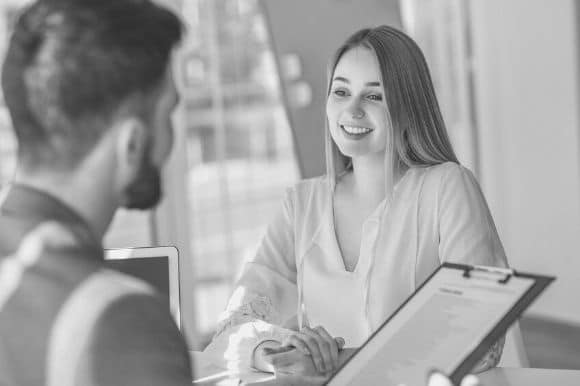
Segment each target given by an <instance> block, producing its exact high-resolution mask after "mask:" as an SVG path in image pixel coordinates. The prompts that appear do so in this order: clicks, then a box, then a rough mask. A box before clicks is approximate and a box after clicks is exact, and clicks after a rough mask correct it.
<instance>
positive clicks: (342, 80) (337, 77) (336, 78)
mask: <svg viewBox="0 0 580 386" xmlns="http://www.w3.org/2000/svg"><path fill="white" fill-rule="evenodd" d="M333 80H335V81H336V80H339V81H341V82H344V83H350V81H349V80H348V79H346V78H343V77H342V76H336V77H334V79H333Z"/></svg>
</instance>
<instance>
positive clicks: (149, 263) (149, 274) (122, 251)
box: [105, 247, 181, 329]
mask: <svg viewBox="0 0 580 386" xmlns="http://www.w3.org/2000/svg"><path fill="white" fill-rule="evenodd" d="M105 266H107V268H111V269H114V270H117V271H120V272H123V273H125V274H128V275H131V276H135V277H137V278H139V279H141V280H144V281H145V282H147V283H149V284H150V285H152V286H153V287H154V288H155V289H157V291H158V292H159V293H160V294H161V295H162V296H166V297H167V300H168V304H169V310H170V312H171V315H172V316H173V318H174V319H175V323H177V326H178V327H179V328H180V329H181V312H180V302H179V251H178V250H177V248H176V247H143V248H119V249H105Z"/></svg>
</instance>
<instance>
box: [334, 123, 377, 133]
mask: <svg viewBox="0 0 580 386" xmlns="http://www.w3.org/2000/svg"><path fill="white" fill-rule="evenodd" d="M340 127H342V129H343V130H344V131H346V132H347V133H348V134H367V133H370V132H371V131H373V129H369V128H368V127H357V126H346V125H340Z"/></svg>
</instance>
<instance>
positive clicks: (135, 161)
mask: <svg viewBox="0 0 580 386" xmlns="http://www.w3.org/2000/svg"><path fill="white" fill-rule="evenodd" d="M146 146H147V130H146V128H145V125H144V124H143V122H142V121H141V120H140V119H137V118H134V117H131V118H127V119H124V120H123V121H121V122H119V123H118V124H117V148H116V153H117V154H116V155H117V182H118V183H120V184H121V185H122V186H126V185H128V184H129V183H131V182H132V181H133V180H134V179H135V177H136V176H137V174H138V173H139V169H140V168H141V164H142V162H143V155H144V153H145V150H146V149H145V148H146Z"/></svg>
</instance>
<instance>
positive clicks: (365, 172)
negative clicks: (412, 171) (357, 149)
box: [349, 154, 406, 204]
mask: <svg viewBox="0 0 580 386" xmlns="http://www.w3.org/2000/svg"><path fill="white" fill-rule="evenodd" d="M352 166H353V172H352V175H351V176H350V184H349V185H351V186H350V189H351V191H352V193H353V194H354V195H355V196H356V197H358V198H359V199H361V200H365V201H366V202H368V203H369V204H378V203H379V202H381V201H382V200H384V199H385V197H386V195H387V194H388V193H389V192H390V190H392V189H393V188H394V186H395V185H396V183H397V182H398V181H399V180H400V179H401V177H402V176H403V174H404V173H405V171H406V170H399V169H397V168H391V167H388V166H387V164H385V156H384V154H376V155H373V156H372V157H357V158H353V159H352ZM385 169H387V170H385Z"/></svg>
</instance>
